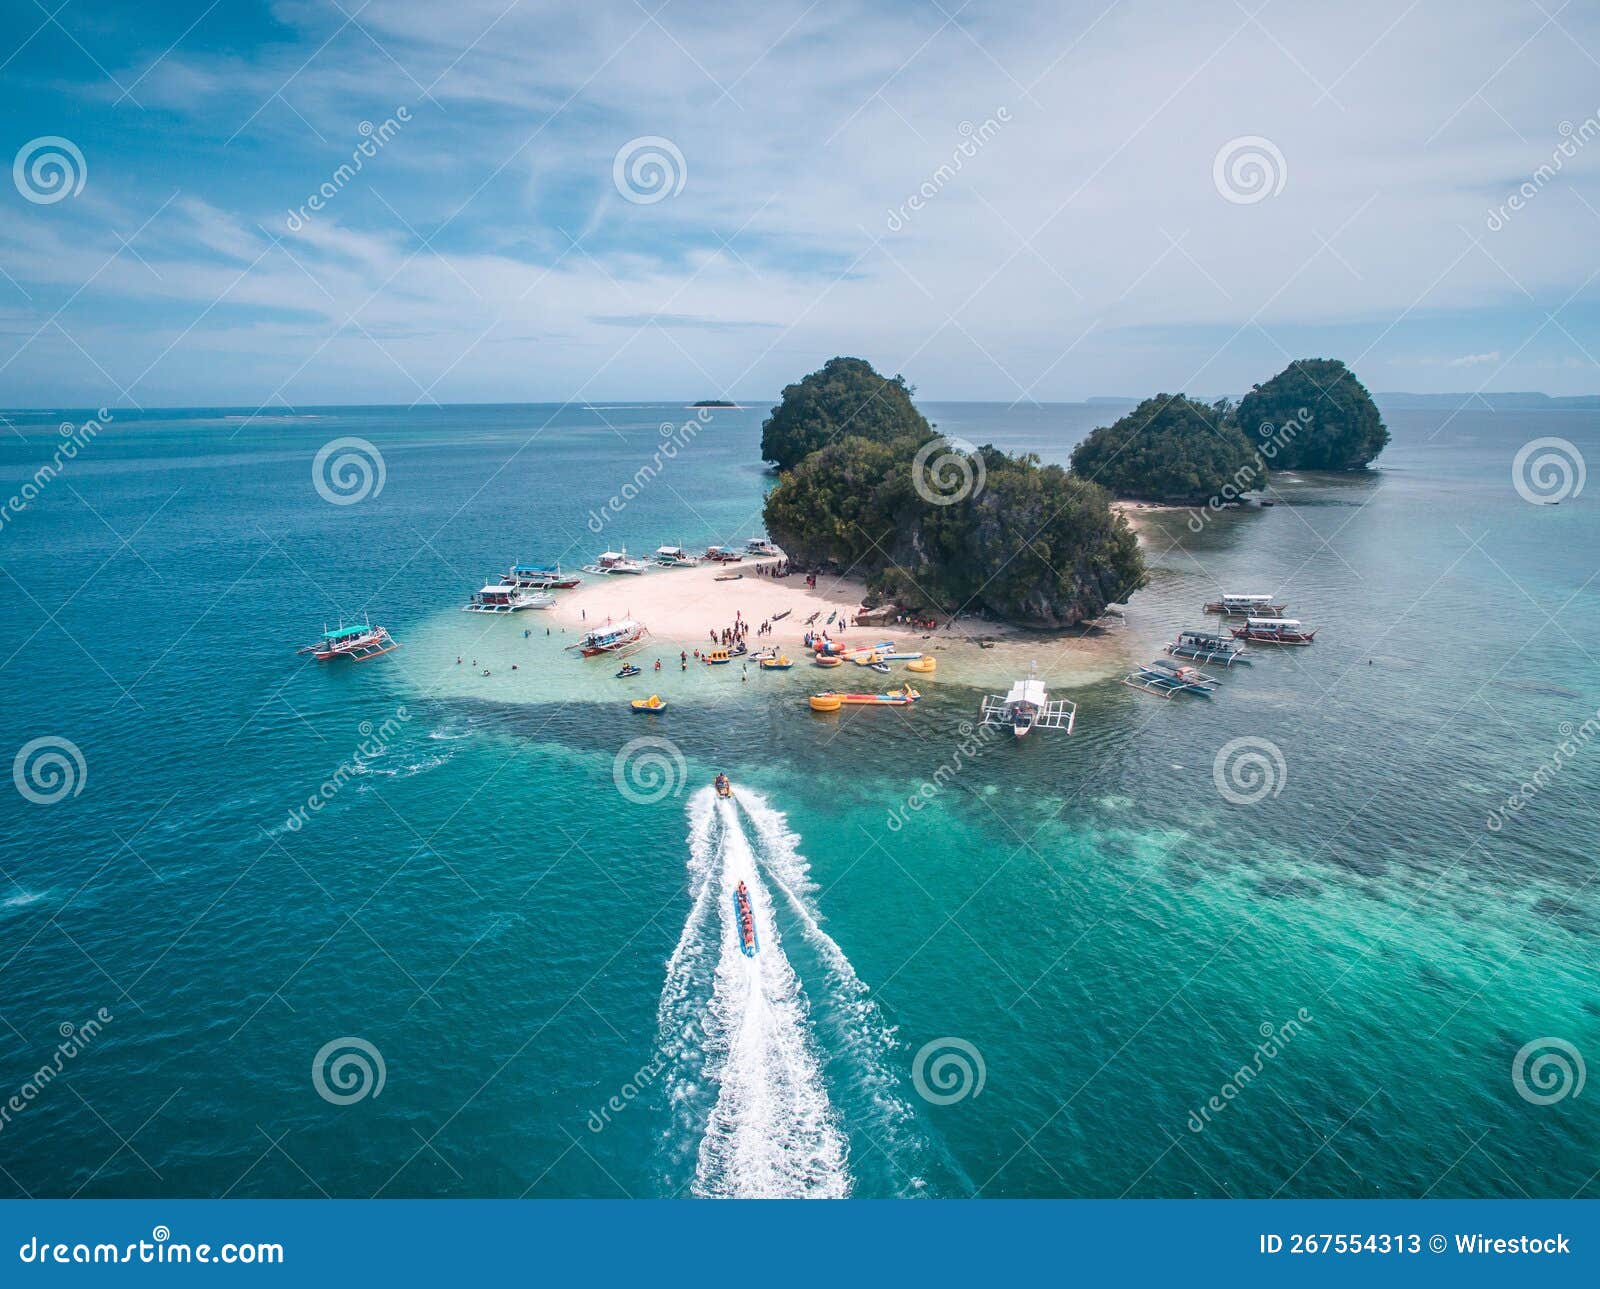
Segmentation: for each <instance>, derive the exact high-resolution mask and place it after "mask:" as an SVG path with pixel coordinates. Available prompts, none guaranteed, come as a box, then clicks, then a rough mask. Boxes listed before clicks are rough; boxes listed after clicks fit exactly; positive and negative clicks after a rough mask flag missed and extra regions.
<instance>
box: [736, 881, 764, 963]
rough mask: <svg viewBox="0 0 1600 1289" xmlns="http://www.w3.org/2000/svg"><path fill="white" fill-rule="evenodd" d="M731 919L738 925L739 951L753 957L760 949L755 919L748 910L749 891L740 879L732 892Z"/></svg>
mask: <svg viewBox="0 0 1600 1289" xmlns="http://www.w3.org/2000/svg"><path fill="white" fill-rule="evenodd" d="M733 919H734V922H735V923H737V925H738V927H739V952H740V953H742V954H744V956H745V957H747V958H753V957H755V956H756V954H757V953H759V952H760V951H761V946H760V945H759V944H758V943H757V942H756V919H755V914H754V913H752V912H751V910H750V891H749V888H748V887H746V886H745V884H744V883H743V882H742V881H741V882H740V883H739V885H738V886H737V887H735V888H734V892H733Z"/></svg>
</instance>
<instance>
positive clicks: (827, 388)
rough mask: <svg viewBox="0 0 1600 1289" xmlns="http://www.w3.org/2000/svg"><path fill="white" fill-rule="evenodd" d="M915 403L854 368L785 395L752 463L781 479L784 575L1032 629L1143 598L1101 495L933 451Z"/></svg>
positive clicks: (776, 508) (1086, 485) (1010, 464)
mask: <svg viewBox="0 0 1600 1289" xmlns="http://www.w3.org/2000/svg"><path fill="white" fill-rule="evenodd" d="M912 392H913V391H912V390H911V389H910V387H909V386H907V385H906V383H905V380H904V378H902V377H900V376H895V377H893V378H890V377H886V376H882V375H880V374H879V373H878V372H877V371H875V370H873V367H872V365H871V364H870V363H868V362H866V361H865V360H864V359H860V358H834V359H832V360H830V361H829V362H828V363H827V364H826V365H825V366H824V367H822V369H821V370H819V371H815V372H812V373H811V374H810V375H809V376H807V377H805V379H804V380H802V381H800V382H799V383H798V384H795V385H790V386H789V387H788V388H786V389H785V390H784V391H783V398H782V401H781V402H780V403H779V404H778V406H777V407H775V408H774V409H773V411H772V414H771V416H769V417H768V418H767V420H766V422H765V423H764V424H763V426H762V430H761V453H762V456H763V457H764V458H765V459H766V460H768V461H770V462H772V463H773V464H774V465H775V466H776V467H777V468H778V470H779V472H780V476H779V481H778V484H777V486H776V487H774V488H773V489H772V491H771V492H769V493H768V494H767V499H766V505H765V518H766V525H767V532H768V534H769V535H770V536H771V537H772V538H773V540H775V541H776V542H777V543H778V544H779V545H780V546H782V547H783V549H784V550H785V552H786V553H787V554H788V555H789V557H790V559H791V560H793V561H795V562H797V563H799V564H802V565H812V566H818V567H833V568H837V569H841V570H844V571H849V572H854V573H857V574H861V575H863V576H865V577H866V579H867V585H868V588H869V590H870V591H871V592H872V593H873V595H874V596H875V597H877V598H878V599H881V600H888V601H893V602H895V603H898V604H904V605H906V606H908V607H913V608H919V609H927V610H930V611H934V612H938V613H949V612H953V611H955V610H958V609H968V610H981V611H983V612H986V613H989V614H991V615H992V616H994V617H996V618H998V619H1000V620H1002V621H1007V622H1014V623H1018V624H1022V625H1027V626H1036V627H1067V626H1072V625H1074V624H1076V623H1079V622H1084V621H1087V620H1090V619H1093V618H1097V617H1099V616H1100V615H1101V614H1102V613H1104V612H1105V609H1106V606H1107V605H1108V604H1110V603H1113V602H1119V601H1126V600H1127V598H1128V597H1129V596H1130V595H1131V594H1132V593H1133V592H1134V591H1136V590H1137V589H1138V588H1139V587H1141V586H1143V585H1144V583H1145V580H1146V573H1145V566H1144V557H1143V555H1142V554H1141V552H1140V550H1139V542H1138V538H1137V537H1136V536H1135V535H1134V533H1133V530H1132V529H1131V528H1130V527H1129V526H1128V523H1127V520H1126V519H1124V518H1123V516H1122V515H1120V514H1118V513H1116V512H1115V511H1114V510H1113V509H1112V507H1111V498H1110V496H1109V494H1108V493H1107V492H1106V491H1105V490H1104V489H1103V488H1101V487H1099V486H1098V485H1096V484H1093V483H1090V482H1088V481H1086V480H1084V479H1080V478H1076V477H1074V476H1073V475H1071V474H1069V473H1068V472H1067V471H1066V470H1063V469H1062V468H1061V467H1060V466H1054V465H1042V464H1040V461H1039V458H1038V457H1037V456H1033V455H1031V454H1030V455H1025V456H1011V455H1008V454H1007V453H1005V452H1002V451H1000V450H999V449H997V448H995V447H993V446H984V447H973V446H972V445H970V444H963V443H958V442H956V441H953V440H950V439H947V438H945V437H943V436H942V435H940V434H939V433H938V432H937V431H936V429H935V427H934V426H932V425H931V424H930V423H929V422H928V420H927V418H925V417H924V416H923V415H922V413H921V412H919V411H918V410H917V408H916V406H915V405H914V404H913V403H912V401H911V395H912Z"/></svg>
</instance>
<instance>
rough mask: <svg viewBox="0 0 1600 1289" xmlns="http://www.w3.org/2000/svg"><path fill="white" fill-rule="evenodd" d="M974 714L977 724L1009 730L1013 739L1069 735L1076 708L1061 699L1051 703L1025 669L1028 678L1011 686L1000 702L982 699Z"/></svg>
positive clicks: (996, 696)
mask: <svg viewBox="0 0 1600 1289" xmlns="http://www.w3.org/2000/svg"><path fill="white" fill-rule="evenodd" d="M978 711H979V713H980V714H981V716H982V718H983V719H982V720H981V721H980V722H979V724H982V725H1005V726H1009V727H1010V729H1011V733H1012V734H1013V735H1015V736H1016V737H1017V738H1022V737H1023V736H1024V735H1025V734H1027V733H1028V731H1029V730H1033V729H1046V730H1066V732H1067V733H1068V734H1071V733H1072V727H1073V724H1074V723H1075V722H1076V721H1077V719H1078V705H1077V704H1076V703H1071V702H1068V701H1067V700H1066V699H1065V698H1057V699H1052V698H1051V697H1050V694H1049V692H1048V691H1047V690H1046V689H1045V687H1044V681H1042V680H1040V679H1038V677H1037V676H1036V675H1035V674H1034V668H1032V667H1029V668H1028V678H1027V679H1026V680H1019V681H1017V683H1016V684H1014V685H1012V686H1011V689H1010V691H1009V692H1008V693H1007V694H1006V696H1005V697H1004V698H1002V697H1001V696H1000V695H999V694H989V695H986V696H985V698H984V700H983V703H982V704H981V705H980V706H979V708H978Z"/></svg>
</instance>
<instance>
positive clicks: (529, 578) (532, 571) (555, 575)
mask: <svg viewBox="0 0 1600 1289" xmlns="http://www.w3.org/2000/svg"><path fill="white" fill-rule="evenodd" d="M500 580H501V581H503V582H510V583H511V585H513V586H515V587H518V588H520V589H521V590H524V591H570V590H571V589H572V588H573V587H575V586H577V585H578V584H579V583H580V582H581V581H582V580H583V579H582V578H580V577H578V576H577V575H576V574H573V573H563V572H562V571H561V565H559V564H513V565H512V566H511V567H510V569H509V570H507V572H506V575H505V576H504V577H503V578H501V579H500Z"/></svg>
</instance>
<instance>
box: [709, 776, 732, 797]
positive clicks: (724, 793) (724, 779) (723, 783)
mask: <svg viewBox="0 0 1600 1289" xmlns="http://www.w3.org/2000/svg"><path fill="white" fill-rule="evenodd" d="M711 786H712V787H714V788H715V789H716V790H717V795H718V796H719V797H723V798H727V797H731V796H732V795H733V784H732V783H730V782H729V781H728V776H727V775H725V774H723V773H721V772H720V771H719V772H718V773H717V777H716V778H715V779H713V780H712V781H711Z"/></svg>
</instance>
